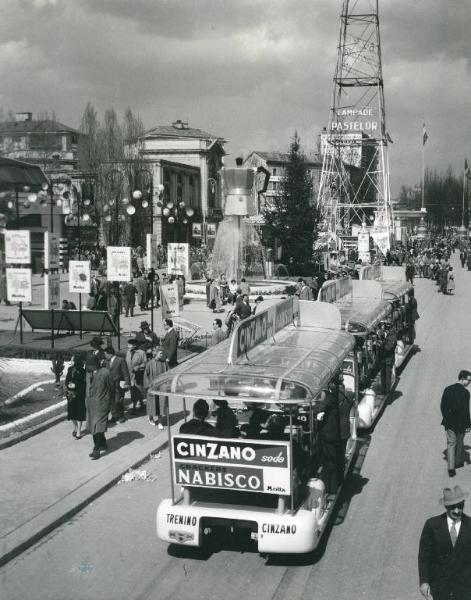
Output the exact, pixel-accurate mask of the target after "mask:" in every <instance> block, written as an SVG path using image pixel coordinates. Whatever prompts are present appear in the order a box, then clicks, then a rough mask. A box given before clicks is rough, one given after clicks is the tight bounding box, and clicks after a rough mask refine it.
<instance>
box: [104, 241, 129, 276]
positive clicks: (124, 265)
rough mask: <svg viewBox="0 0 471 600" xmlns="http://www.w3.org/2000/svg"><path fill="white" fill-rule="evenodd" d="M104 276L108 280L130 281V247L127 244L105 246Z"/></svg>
mask: <svg viewBox="0 0 471 600" xmlns="http://www.w3.org/2000/svg"><path fill="white" fill-rule="evenodd" d="M106 278H107V279H108V281H131V279H132V278H131V248H130V247H129V246H108V247H107V249H106Z"/></svg>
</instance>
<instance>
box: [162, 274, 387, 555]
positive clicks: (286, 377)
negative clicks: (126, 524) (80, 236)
mask: <svg viewBox="0 0 471 600" xmlns="http://www.w3.org/2000/svg"><path fill="white" fill-rule="evenodd" d="M329 283H331V282H329ZM351 283H352V282H351V280H350V283H345V282H344V283H342V284H340V283H338V284H337V285H338V289H340V286H342V290H343V291H344V292H345V290H349V291H347V292H345V294H344V302H345V297H347V296H349V297H350V298H353V297H354V296H353V291H352V286H351ZM357 283H362V282H357ZM364 283H367V284H370V283H371V282H364ZM377 285H378V286H379V284H377ZM369 287H371V286H369ZM372 287H375V288H376V286H372ZM330 293H332V292H330ZM324 297H325V296H324ZM339 300H340V298H339ZM376 300H379V303H380V305H381V307H382V309H381V310H380V311H379V313H378V309H377V307H376V308H375V309H374V314H375V315H376V313H378V316H377V317H376V316H375V317H374V318H373V321H375V320H378V319H383V320H384V319H390V322H391V323H392V307H391V304H390V303H388V302H385V301H383V300H382V299H376ZM336 304H337V303H336V302H335V301H333V302H322V301H320V302H312V301H303V300H298V299H297V298H288V299H287V300H284V301H281V302H278V303H277V304H272V305H269V306H268V307H267V308H265V309H264V310H260V312H258V313H257V314H256V315H254V316H252V317H249V318H248V319H246V320H244V321H241V322H240V323H239V324H238V325H237V326H236V328H235V329H234V331H233V334H232V336H231V338H230V339H228V340H225V341H223V342H221V343H220V344H218V345H217V346H214V347H212V348H210V349H209V350H207V351H206V352H204V353H202V354H201V355H199V356H197V357H195V358H194V359H192V360H190V361H188V362H186V363H183V364H181V365H179V366H178V367H176V368H175V369H172V370H171V371H169V372H167V373H165V374H163V375H161V376H159V377H158V378H157V379H156V380H155V381H154V382H153V384H152V388H151V389H152V393H154V394H156V395H159V396H160V398H161V399H162V398H165V404H166V408H167V411H168V406H169V403H170V402H171V403H174V402H175V401H177V399H180V400H181V401H183V406H184V409H186V403H187V402H190V401H194V400H197V399H200V398H203V399H205V400H207V401H208V403H211V402H213V401H221V400H224V401H225V402H226V403H227V406H228V407H229V408H230V409H232V411H233V412H234V413H235V415H236V417H237V420H238V425H239V430H240V436H239V437H225V436H224V437H223V436H221V435H220V436H218V433H217V430H215V435H211V436H209V435H207V436H200V435H190V434H180V433H178V434H171V432H170V429H168V434H169V456H170V468H171V495H170V497H169V498H167V499H164V500H163V501H162V502H161V503H160V505H159V507H158V509H157V535H158V537H159V538H160V539H161V540H163V541H166V542H168V543H172V544H180V545H186V546H201V545H203V542H204V539H205V538H206V536H209V535H211V534H214V533H219V532H221V531H224V532H235V531H237V532H241V531H245V532H246V533H247V535H248V536H250V538H251V539H252V540H255V541H256V543H257V547H258V550H259V552H261V553H306V552H310V551H312V550H313V549H314V548H315V547H316V546H317V545H318V543H319V540H320V539H321V536H322V533H323V532H324V531H325V529H326V525H327V523H328V521H329V517H330V516H331V514H332V512H333V509H334V505H335V501H336V499H337V498H338V495H339V493H340V491H341V483H342V480H343V477H340V482H339V485H338V487H337V488H336V489H335V490H334V491H332V490H329V489H326V475H327V459H326V456H325V453H324V452H323V448H322V446H323V443H322V435H321V432H322V419H323V416H324V410H323V407H324V406H325V399H326V391H327V393H331V394H332V393H334V394H335V393H337V392H338V389H339V383H338V382H339V381H340V379H339V375H340V374H343V372H345V388H346V389H345V390H344V392H345V393H346V394H348V392H349V388H350V396H351V399H352V402H351V409H350V408H349V414H347V419H346V421H347V429H348V430H347V435H346V436H345V439H344V440H343V443H340V444H338V445H336V446H335V447H336V448H337V449H338V448H340V449H341V452H342V456H341V457H340V456H337V457H336V460H337V461H339V464H340V470H341V472H342V475H347V473H348V471H349V468H350V465H351V461H352V459H353V456H354V452H355V447H356V442H357V435H356V431H357V426H358V425H361V424H362V421H361V419H360V416H359V410H358V409H359V407H361V404H362V402H364V397H363V396H365V395H366V396H368V390H366V392H365V391H364V392H362V391H361V390H362V387H363V385H364V384H365V382H366V379H365V380H364V381H362V379H361V378H362V377H363V378H366V377H367V376H368V375H367V374H366V375H365V373H368V370H369V369H374V364H375V361H374V360H373V358H371V360H370V359H369V358H368V360H367V365H368V366H367V367H366V368H365V369H363V365H362V366H361V368H360V366H359V358H360V360H361V361H362V362H363V360H364V355H365V352H366V351H365V350H364V346H365V343H364V341H363V343H362V344H361V348H360V349H359V348H358V337H357V336H355V335H354V334H353V333H351V332H350V328H353V329H355V327H357V325H354V323H355V321H354V320H353V319H352V318H350V319H349V320H348V323H347V322H346V321H345V319H344V318H343V317H342V309H341V307H339V306H337V305H336ZM261 308H262V307H261ZM371 319H372V317H370V321H371ZM370 321H368V327H367V328H366V329H367V332H366V334H364V332H362V333H361V335H362V336H364V337H366V338H368V336H369V335H370V334H371V332H372V331H373V330H374V325H370V324H369V323H370ZM357 335H358V334H357ZM366 341H368V339H367V340H366ZM366 345H367V344H366ZM366 356H367V357H369V354H367V355H366ZM371 356H373V354H371ZM376 366H377V367H378V363H376ZM369 376H370V377H371V376H374V373H373V372H370V373H369ZM340 386H341V384H340ZM185 414H186V410H185ZM273 423H275V424H276V427H273V426H272V425H273ZM347 438H348V439H347Z"/></svg>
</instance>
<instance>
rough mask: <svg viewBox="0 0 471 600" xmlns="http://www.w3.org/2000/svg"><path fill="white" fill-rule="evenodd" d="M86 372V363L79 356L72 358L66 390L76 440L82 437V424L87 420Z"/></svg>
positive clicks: (70, 419) (69, 415)
mask: <svg viewBox="0 0 471 600" xmlns="http://www.w3.org/2000/svg"><path fill="white" fill-rule="evenodd" d="M86 388H87V386H86V371H85V365H84V362H83V360H82V358H81V356H79V355H78V354H76V355H75V356H74V357H73V358H72V365H71V366H70V367H69V368H68V370H67V375H66V377H65V389H66V396H67V419H68V420H69V421H72V423H73V424H74V430H73V431H72V435H73V436H74V438H75V439H76V440H79V439H80V438H81V437H82V423H83V421H85V419H86V408H85V395H86Z"/></svg>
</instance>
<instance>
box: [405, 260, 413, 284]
mask: <svg viewBox="0 0 471 600" xmlns="http://www.w3.org/2000/svg"><path fill="white" fill-rule="evenodd" d="M414 276H415V267H414V263H413V262H412V258H411V259H409V261H408V262H407V264H406V281H410V283H411V284H412V285H414Z"/></svg>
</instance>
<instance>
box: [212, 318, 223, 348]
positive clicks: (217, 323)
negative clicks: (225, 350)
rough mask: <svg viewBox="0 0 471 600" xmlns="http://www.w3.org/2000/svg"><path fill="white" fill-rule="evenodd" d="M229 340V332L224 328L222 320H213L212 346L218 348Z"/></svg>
mask: <svg viewBox="0 0 471 600" xmlns="http://www.w3.org/2000/svg"><path fill="white" fill-rule="evenodd" d="M226 338H227V332H226V331H225V330H224V329H223V328H222V321H221V319H214V320H213V334H212V336H211V346H216V344H219V342H222V341H223V340H225V339H226Z"/></svg>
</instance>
